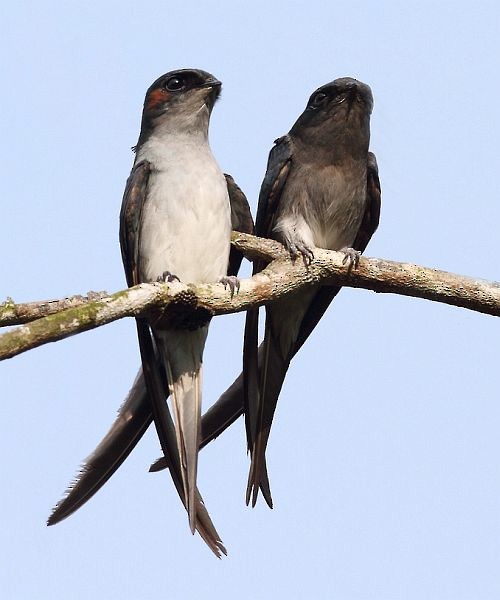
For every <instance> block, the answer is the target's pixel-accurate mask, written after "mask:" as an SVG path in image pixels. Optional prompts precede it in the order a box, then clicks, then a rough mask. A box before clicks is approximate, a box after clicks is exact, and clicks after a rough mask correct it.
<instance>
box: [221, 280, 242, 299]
mask: <svg viewBox="0 0 500 600" xmlns="http://www.w3.org/2000/svg"><path fill="white" fill-rule="evenodd" d="M219 283H222V285H223V286H224V289H226V288H227V286H229V290H230V292H231V298H232V297H233V296H234V290H236V293H238V292H239V291H240V280H239V279H238V277H235V276H234V275H224V277H221V278H220V279H219Z"/></svg>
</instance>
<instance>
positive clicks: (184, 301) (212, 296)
mask: <svg viewBox="0 0 500 600" xmlns="http://www.w3.org/2000/svg"><path fill="white" fill-rule="evenodd" d="M233 244H234V245H235V246H236V247H237V248H238V249H239V250H241V251H242V252H243V253H244V254H246V255H249V256H252V257H259V258H261V259H264V260H271V261H272V262H271V263H270V264H269V265H268V266H267V268H266V269H264V271H262V272H261V273H259V274H258V275H255V276H254V277H252V278H251V279H246V280H243V281H242V282H241V289H240V293H239V294H238V295H237V296H234V297H233V298H231V297H230V294H229V292H227V291H224V289H223V287H222V285H221V284H213V285H192V284H189V285H185V284H182V283H179V282H172V283H171V284H159V283H151V284H141V285H138V286H135V287H133V288H130V289H128V290H124V291H121V292H117V293H115V294H113V295H111V296H107V297H104V298H100V299H98V300H91V301H87V302H86V303H83V304H81V305H79V306H76V307H75V306H73V307H71V308H69V309H65V310H61V311H60V312H57V313H54V314H50V315H48V316H45V317H42V318H40V319H37V320H35V321H33V322H32V323H30V324H27V325H23V326H21V327H18V328H16V329H13V330H11V331H8V332H6V333H4V334H3V335H2V336H0V359H5V358H11V357H13V356H15V355H17V354H20V353H21V352H25V351H26V350H29V349H31V348H36V347H37V346H40V345H42V344H46V343H48V342H54V341H57V340H60V339H63V338H65V337H68V336H70V335H74V334H76V333H80V332H82V331H87V330H89V329H93V328H95V327H100V326H101V325H105V324H106V323H110V322H111V321H115V320H117V319H121V318H123V317H132V316H133V317H138V316H147V315H148V313H150V312H151V310H152V309H155V310H157V309H166V308H167V307H168V306H169V305H175V306H176V307H177V308H178V307H179V305H180V306H181V308H182V309H183V310H189V307H190V306H191V307H192V306H193V300H194V304H195V305H196V307H197V309H201V310H205V311H207V313H209V314H211V315H223V314H228V313H233V312H239V311H242V310H246V309H248V308H249V307H250V306H260V305H262V304H265V303H268V302H272V301H274V300H277V299H279V298H282V297H283V296H285V295H287V294H290V293H293V292H297V291H298V290H301V289H304V288H306V287H309V286H311V285H315V284H318V283H321V284H328V283H335V284H341V285H345V286H348V287H361V288H366V289H369V290H373V291H376V292H386V293H387V292H388V293H395V294H402V295H406V296H414V297H417V298H425V299H428V300H433V301H436V302H443V303H445V304H450V305H453V306H460V307H463V308H467V309H469V310H474V311H477V312H482V313H485V314H489V315H493V316H500V284H498V283H494V282H488V281H483V280H479V279H471V278H467V277H461V276H459V275H453V274H452V273H447V272H445V271H438V270H435V269H428V268H425V267H420V266H418V265H412V264H408V263H397V262H392V261H387V260H380V259H374V258H361V260H360V262H359V266H358V268H357V269H356V270H352V271H351V272H350V273H349V272H348V270H347V268H346V266H345V265H344V264H342V261H343V258H344V255H343V254H342V253H339V252H333V251H329V250H320V249H316V250H315V258H314V260H313V262H312V264H311V265H310V266H308V267H306V266H305V265H304V264H303V263H302V262H301V261H300V260H297V261H296V262H295V264H293V263H292V262H291V261H290V258H289V256H288V253H287V252H286V251H285V249H284V248H283V247H282V246H281V245H280V244H279V243H277V242H274V241H271V240H264V239H261V238H255V237H253V236H248V235H244V234H240V233H239V234H233ZM63 302H64V301H63ZM19 306H26V305H17V306H16V305H14V304H13V303H12V301H10V302H8V303H6V304H4V305H2V306H0V314H2V310H7V311H10V312H11V313H13V314H19V311H18V307H19ZM28 306H29V305H28ZM16 311H17V312H16ZM11 322H12V320H11Z"/></svg>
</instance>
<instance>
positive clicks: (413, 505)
mask: <svg viewBox="0 0 500 600" xmlns="http://www.w3.org/2000/svg"><path fill="white" fill-rule="evenodd" d="M340 6H342V7H343V8H340ZM499 16H500V9H499V8H498V4H497V3H496V2H477V3H470V2H421V3H416V2H415V3H414V2H409V3H399V2H384V1H383V0H382V1H380V2H353V1H349V2H348V1H345V2H342V3H339V2H312V3H311V2H307V3H306V2H270V1H268V2H250V3H249V2H245V3H243V2H235V1H232V2H219V3H208V2H189V1H187V2H182V3H180V2H179V3H170V2H169V3H167V2H147V3H138V2H128V1H124V0H122V1H120V2H102V3H84V2H64V3H63V2H43V3H41V2H22V1H17V2H11V3H8V4H5V5H4V6H3V9H2V30H3V32H2V36H1V41H0V44H1V52H0V64H1V72H2V78H1V80H0V81H1V82H0V87H1V96H2V111H1V119H0V122H1V128H2V142H3V153H2V154H3V157H2V161H1V165H0V168H1V170H2V200H1V203H2V234H1V236H0V250H1V256H2V261H1V265H0V271H1V278H0V282H1V283H0V297H1V298H5V297H6V296H12V297H13V298H14V299H15V300H18V301H25V300H26V301H27V300H36V299H46V298H57V297H62V296H64V295H70V294H74V293H85V292H87V291H88V290H102V289H106V290H108V291H115V290H118V289H121V288H123V287H124V276H123V271H122V265H121V260H120V252H119V245H118V213H119V209H120V203H121V196H122V192H123V187H124V184H125V180H126V178H127V176H128V174H129V170H130V166H131V163H132V158H133V156H132V153H131V151H130V146H132V145H133V144H135V142H136V140H137V135H138V131H139V124H140V115H141V109H142V102H143V97H144V92H145V90H146V88H147V87H148V86H149V85H150V83H151V82H152V81H153V80H154V79H155V78H156V77H157V76H159V75H160V74H162V73H164V72H166V71H168V70H171V69H174V68H178V67H199V68H202V69H206V70H208V71H210V72H212V73H214V74H215V75H216V76H217V77H218V78H220V79H221V80H222V81H223V83H224V90H223V96H222V99H221V101H220V103H219V104H218V105H217V107H216V109H215V111H214V115H213V120H212V129H211V142H212V147H213V150H214V152H215V154H216V156H217V158H218V160H219V162H220V164H221V166H222V167H223V169H224V170H226V171H227V172H229V173H232V174H233V175H234V177H235V179H236V180H237V181H238V182H239V184H240V186H241V187H242V188H243V189H244V190H245V191H246V193H247V195H248V197H249V199H250V201H251V204H252V207H253V208H255V203H256V198H257V194H258V190H259V186H260V182H261V180H262V177H263V174H264V171H265V165H266V160H267V154H268V151H269V149H270V147H271V145H272V142H273V140H274V139H275V138H276V137H278V136H280V135H282V134H284V133H286V132H287V131H288V129H289V128H290V126H291V125H292V123H293V122H294V120H295V119H296V117H297V116H298V115H299V113H300V112H301V111H302V110H303V108H304V106H305V103H306V101H307V98H308V97H309V95H310V93H311V92H312V91H313V90H314V89H315V88H316V87H318V86H319V85H322V84H324V83H326V82H328V81H330V80H332V79H334V78H336V77H340V76H346V75H349V76H353V77H357V78H359V79H361V80H363V81H365V82H367V83H369V84H370V85H371V87H372V89H373V93H374V97H375V108H374V113H373V118H372V144H371V147H372V149H373V151H374V152H376V154H377V157H378V161H379V166H380V174H381V180H382V186H383V213H382V220H381V226H380V229H379V231H378V232H377V234H376V236H375V238H374V240H373V241H372V243H371V245H370V246H369V248H368V250H367V255H369V256H378V257H384V258H390V259H394V260H402V261H410V262H415V263H419V264H423V265H427V266H434V267H437V268H441V269H446V270H450V271H454V272H458V273H463V274H468V275H473V276H477V277H483V278H486V279H499V266H498V265H499V260H498V236H499V223H500V202H499V196H500V186H499V183H498V178H499V173H500V150H499V142H498V140H499V139H500V111H499V108H498V104H499V96H500V85H499V77H498V74H499V66H500V65H499V62H500V59H499V57H500V42H499V38H500V27H499V25H500V18H499ZM241 327H242V317H241V316H240V317H231V318H220V319H216V320H215V322H214V323H213V327H212V329H211V333H210V336H209V342H208V347H207V351H206V358H205V390H204V399H205V406H207V405H208V404H209V403H210V402H212V401H213V400H214V399H215V398H216V397H217V396H218V394H219V393H220V392H221V391H222V390H223V389H225V386H226V385H227V384H228V383H230V382H231V381H232V378H233V375H235V374H236V373H237V372H239V368H240V360H241V357H240V344H241ZM499 344H500V325H499V321H498V320H495V319H494V318H493V317H487V316H483V315H480V314H475V313H472V312H467V311H464V310H461V309H457V308H452V307H448V306H444V305H438V304H435V303H430V302H425V301H422V300H414V299H410V298H403V297H397V296H388V295H376V294H373V293H371V292H367V291H363V290H344V291H343V292H342V294H341V295H340V296H339V297H338V299H337V300H336V301H335V302H334V304H333V305H332V307H331V309H330V310H329V312H328V314H327V316H326V317H325V318H324V319H323V321H322V322H321V324H320V326H319V327H318V329H317V331H316V332H315V334H314V335H313V336H312V338H311V339H310V340H309V342H308V343H307V345H306V346H305V347H304V349H303V351H302V352H301V353H300V355H299V356H298V357H297V358H296V360H295V361H294V362H293V364H292V368H291V369H290V372H289V376H288V378H287V380H286V385H285V387H284V390H283V393H282V395H281V399H280V403H279V407H278V413H277V417H276V422H275V426H274V428H273V432H272V438H271V442H270V447H269V450H268V460H269V469H270V474H271V483H272V489H273V496H274V500H275V509H274V510H273V511H270V510H268V509H267V507H266V506H265V505H264V504H263V503H262V502H259V504H258V506H257V507H256V508H255V509H254V510H252V509H249V508H246V507H245V503H244V492H245V486H246V478H247V471H248V459H247V457H246V452H245V438H244V430H243V424H242V422H238V423H237V424H236V425H235V426H233V427H232V428H231V430H230V431H228V432H227V434H226V435H224V436H223V437H221V438H219V440H218V441H217V442H216V443H215V444H213V445H212V447H211V448H209V449H207V450H205V451H203V453H202V456H201V464H200V475H199V480H200V489H201V490H202V492H203V495H204V498H205V500H206V503H207V506H208V507H209V509H210V512H211V514H212V516H213V519H214V522H215V523H216V525H217V527H218V529H219V531H220V532H221V534H222V537H223V540H224V542H225V544H226V546H227V548H228V550H229V557H228V558H227V559H224V560H222V561H217V560H216V559H215V558H214V557H213V556H212V555H211V553H210V552H209V551H208V550H207V548H206V547H205V546H204V544H203V543H202V542H201V541H200V539H199V538H197V537H192V536H191V535H190V533H189V530H188V524H187V519H186V516H185V514H184V513H183V510H182V508H181V506H180V503H179V501H178V498H177V496H176V493H175V491H174V489H173V486H172V484H171V482H170V480H169V478H168V476H167V475H165V474H157V475H150V474H148V473H147V467H148V465H149V464H150V462H151V461H152V460H153V459H154V458H156V457H157V456H158V443H157V441H156V439H155V436H154V435H153V432H152V431H150V432H149V433H148V435H146V436H145V438H144V439H143V441H142V442H141V444H140V445H139V447H138V448H137V449H136V450H135V451H134V453H133V455H132V456H131V458H130V459H129V460H128V461H127V462H126V464H125V465H124V466H123V467H122V468H121V469H120V470H119V472H118V473H117V474H116V475H115V476H114V477H113V478H112V480H111V481H110V482H109V483H108V484H107V485H106V487H105V488H104V489H103V490H102V491H101V492H100V493H99V494H98V495H97V496H96V497H95V498H93V499H92V500H91V501H90V502H89V503H88V504H87V505H86V506H85V507H84V508H83V509H81V510H80V511H78V513H77V514H75V515H74V516H73V517H71V518H69V519H68V520H66V521H64V522H63V523H61V524H60V525H57V526H55V527H52V528H47V527H46V526H45V520H46V518H47V516H48V514H49V512H50V509H51V507H52V506H53V505H54V503H55V502H56V501H57V500H58V499H59V498H60V497H61V495H62V493H63V492H64V489H65V487H66V485H67V484H68V483H69V481H70V480H71V479H72V477H73V475H74V474H75V472H76V470H77V467H78V465H79V464H80V463H81V461H82V459H83V458H84V457H85V456H86V455H87V454H88V453H89V452H90V451H91V450H92V449H93V447H94V446H95V444H96V443H97V442H98V441H99V440H100V438H101V436H102V435H103V434H104V433H105V431H106V430H107V427H108V425H109V424H110V423H111V421H112V420H113V418H114V415H115V411H116V409H117V408H118V406H119V405H120V403H121V401H122V399H123V397H124V396H125V394H126V392H127V390H128V387H129V385H130V383H131V381H132V379H133V376H134V374H135V371H136V369H137V367H138V364H139V356H138V350H137V343H136V335H135V327H134V324H133V322H132V321H131V320H127V321H122V322H119V323H115V324H112V325H110V326H108V327H104V328H101V329H99V330H97V331H93V332H90V333H86V334H83V335H80V336H77V337H74V338H72V339H69V340H65V341H62V342H59V343H57V344H51V345H49V346H45V347H43V348H40V349H38V350H35V351H32V352H29V353H27V354H25V355H22V356H20V357H17V358H15V359H13V360H10V361H7V362H4V363H2V364H0V381H1V395H2V402H1V409H0V410H1V414H2V418H1V421H0V454H1V456H2V460H1V461H0V465H1V466H0V475H1V482H2V484H1V485H2V493H1V495H0V527H1V530H2V539H1V542H0V588H1V590H2V592H1V595H2V597H3V598H6V599H9V600H10V599H13V600H28V599H29V600H31V599H33V598H36V599H38V600H46V599H47V600H58V599H60V598H61V599H62V598H71V599H72V600H80V599H82V600H83V599H85V600H86V599H90V598H105V599H106V600H114V599H120V600H150V599H151V600H153V599H156V598H168V599H169V600H178V599H179V600H180V599H183V598H196V597H201V596H202V595H203V597H206V598H215V597H217V598H219V599H221V600H225V599H234V598H238V599H239V600H254V599H259V600H260V599H263V600H267V599H271V598H272V599H275V598H289V599H303V598H319V599H331V598H335V599H339V600H364V599H366V600H368V599H369V600H392V599H395V600H399V599H401V600H403V599H404V600H413V599H415V600H417V599H421V598H426V599H428V600H444V599H453V600H493V599H498V598H500V570H499V565H500V398H499V387H500V386H499V383H500V381H499V380H500V375H499V362H498V360H499Z"/></svg>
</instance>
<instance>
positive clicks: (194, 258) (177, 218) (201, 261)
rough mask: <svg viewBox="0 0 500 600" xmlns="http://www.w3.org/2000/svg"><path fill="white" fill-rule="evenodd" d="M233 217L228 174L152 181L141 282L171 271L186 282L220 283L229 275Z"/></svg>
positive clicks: (142, 237)
mask: <svg viewBox="0 0 500 600" xmlns="http://www.w3.org/2000/svg"><path fill="white" fill-rule="evenodd" d="M230 235H231V216H230V206H229V197H228V193H227V187H226V182H225V179H224V176H223V175H222V173H220V171H219V172H215V173H211V172H209V173H206V172H200V173H198V176H197V177H192V176H190V177H189V178H186V177H185V176H183V174H182V173H177V174H176V175H173V174H172V173H168V174H162V173H158V174H156V176H155V177H154V179H153V181H150V187H149V190H148V200H147V201H146V203H145V206H144V208H143V214H142V218H141V231H140V235H139V240H140V241H139V244H140V247H139V256H140V259H139V275H140V278H141V281H155V280H156V279H157V278H158V277H159V276H161V275H163V273H164V272H165V271H169V272H170V273H172V274H173V275H176V276H177V277H178V278H179V279H180V280H181V281H182V282H185V283H189V282H191V283H194V282H214V281H217V280H218V279H219V278H220V277H221V276H222V275H224V274H225V273H226V270H227V262H228V257H229V246H230Z"/></svg>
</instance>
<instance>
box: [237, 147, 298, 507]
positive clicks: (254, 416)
mask: <svg viewBox="0 0 500 600" xmlns="http://www.w3.org/2000/svg"><path fill="white" fill-rule="evenodd" d="M291 165H292V142H291V139H290V137H289V136H288V135H285V136H283V137H281V138H278V139H277V140H276V141H275V145H274V146H273V148H272V149H271V152H270V153H269V159H268V161H267V169H266V174H265V175H264V181H263V182H262V186H261V189H260V194H259V203H258V207H257V217H256V219H255V233H256V235H258V236H259V237H263V238H270V237H272V236H271V234H272V230H273V227H274V221H275V216H276V212H277V209H278V206H279V203H280V201H281V197H282V193H283V190H284V188H285V184H286V180H287V177H288V174H289V172H290V168H291ZM263 268H264V263H263V262H262V261H255V262H254V269H253V273H254V274H255V273H258V272H259V271H261V270H262V269H263ZM258 340H259V309H258V308H251V309H249V310H248V311H247V316H246V322H245V337H244V342H243V390H244V411H245V428H246V434H247V447H248V450H249V451H251V452H253V448H254V443H255V439H256V436H257V429H258V427H259V423H261V422H262V411H263V409H264V407H263V402H261V401H260V397H259V358H258V343H259V342H258ZM257 469H258V474H257V475H256V476H255V478H254V479H256V480H258V486H260V488H261V490H262V493H263V495H264V498H265V500H266V502H267V503H268V505H269V506H270V507H272V499H271V493H270V488H269V482H268V481H267V469H266V465H265V458H264V457H262V462H261V461H259V464H258V465H257ZM258 486H257V489H258ZM249 497H250V496H249V491H248V490H247V504H248V502H249Z"/></svg>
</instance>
